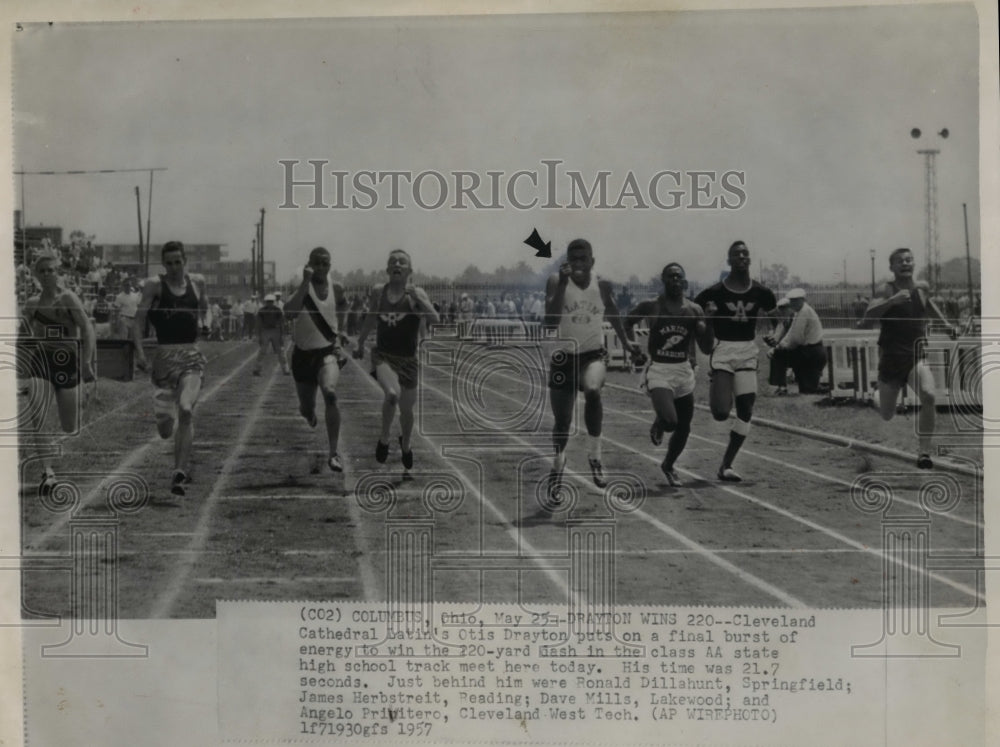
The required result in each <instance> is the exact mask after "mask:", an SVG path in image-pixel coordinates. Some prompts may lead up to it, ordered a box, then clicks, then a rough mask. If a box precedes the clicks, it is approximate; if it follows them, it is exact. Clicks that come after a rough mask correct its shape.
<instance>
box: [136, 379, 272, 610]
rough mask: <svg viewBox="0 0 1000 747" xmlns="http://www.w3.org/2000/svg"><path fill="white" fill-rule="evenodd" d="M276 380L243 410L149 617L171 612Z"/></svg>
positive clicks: (269, 382) (268, 382)
mask: <svg viewBox="0 0 1000 747" xmlns="http://www.w3.org/2000/svg"><path fill="white" fill-rule="evenodd" d="M275 380H276V379H275V377H274V376H273V375H272V376H271V377H270V378H269V379H268V380H267V384H266V385H265V386H264V388H263V389H262V390H261V392H260V394H259V395H257V399H256V400H255V401H254V403H253V407H252V408H250V411H249V412H247V411H246V410H244V411H243V426H242V428H240V434H239V436H238V437H237V438H236V442H235V443H234V444H233V447H232V450H231V451H230V452H229V455H228V456H227V457H226V460H225V461H224V462H223V463H222V467H221V469H220V471H219V476H218V478H217V479H216V480H215V482H214V484H213V485H212V490H211V492H210V493H209V494H208V496H206V497H205V499H204V501H203V503H202V504H201V511H200V512H199V514H198V524H197V525H196V526H195V530H194V537H193V538H192V539H191V542H190V544H189V545H188V547H187V549H188V550H190V551H191V555H189V556H186V557H189V558H190V560H186V561H185V562H183V563H181V564H180V565H179V566H178V567H177V568H176V569H175V571H174V574H173V576H172V577H171V578H170V579H169V580H168V582H167V585H166V588H165V589H164V590H163V591H162V592H161V593H160V595H159V597H158V598H157V599H156V602H155V604H154V605H153V609H152V611H151V612H150V613H149V617H150V618H152V619H154V620H155V619H161V618H165V617H169V616H170V610H171V609H172V608H173V606H174V604H175V603H176V601H177V599H178V597H179V596H180V594H181V591H182V590H183V589H184V585H185V583H187V581H188V577H189V576H190V575H191V571H192V569H193V568H194V564H195V559H196V558H197V557H198V556H199V555H200V554H201V553H200V551H201V550H202V549H204V547H205V543H206V542H207V541H208V534H209V530H210V528H211V523H212V511H213V509H214V508H215V505H216V504H217V503H218V502H219V495H220V494H221V492H222V489H223V488H224V487H225V486H226V483H227V482H228V481H229V475H230V473H231V472H232V471H233V468H234V467H235V466H236V462H237V460H238V459H239V457H240V452H241V451H242V450H243V448H244V446H245V445H246V442H247V440H248V439H249V438H250V433H251V432H252V431H253V429H254V427H255V426H256V425H257V420H258V418H259V416H260V413H261V406H262V405H263V403H264V400H265V398H266V397H267V395H268V393H269V392H270V391H271V386H272V385H273V384H274V382H275Z"/></svg>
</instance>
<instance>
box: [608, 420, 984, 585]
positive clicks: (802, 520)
mask: <svg viewBox="0 0 1000 747" xmlns="http://www.w3.org/2000/svg"><path fill="white" fill-rule="evenodd" d="M604 440H605V441H606V442H607V443H609V444H614V445H615V446H617V447H618V448H620V449H622V450H623V451H625V452H631V453H633V454H636V455H637V456H640V457H642V458H643V459H647V460H649V461H651V462H652V463H653V464H656V465H659V463H660V462H659V460H658V459H657V458H656V457H653V456H650V455H648V454H643V453H642V452H640V451H636V450H635V449H632V448H630V447H628V446H626V445H625V444H623V443H622V442H621V441H616V440H614V439H612V438H607V437H606V436H605V437H604ZM675 469H676V470H677V471H678V472H681V473H683V474H685V475H689V476H691V477H693V478H695V479H696V480H703V481H708V480H709V478H707V477H705V476H704V475H699V474H698V473H696V472H693V471H691V470H689V469H683V468H681V467H675ZM715 487H717V488H718V489H719V490H722V491H723V492H726V493H729V494H730V495H734V496H736V497H737V498H742V499H743V500H745V501H747V502H749V503H755V504H757V505H758V506H761V507H762V508H766V509H768V510H770V511H774V512H775V513H776V514H779V515H781V516H784V517H785V518H787V519H791V520H792V521H795V522H797V523H799V524H802V525H804V526H807V527H809V528H810V529H815V530H816V531H818V532H822V533H823V534H825V535H826V536H827V537H831V538H833V539H835V540H837V541H838V542H843V543H844V544H845V545H848V546H849V547H852V548H854V549H855V550H858V551H860V552H864V553H866V554H868V555H872V556H874V557H876V558H878V559H879V560H881V561H883V562H885V561H889V562H891V563H893V564H895V565H898V566H901V567H903V568H906V569H907V570H911V571H917V572H919V573H920V574H921V575H924V576H926V577H927V578H930V579H934V580H935V581H939V582H941V583H943V584H945V585H947V586H950V587H952V588H953V589H957V590H958V591H961V592H962V593H964V594H968V595H969V596H971V597H973V598H975V599H982V600H983V601H985V599H986V597H985V596H984V595H981V594H980V593H979V592H978V591H977V590H976V589H974V588H972V587H971V586H967V585H966V584H961V583H958V582H957V581H952V580H951V579H949V578H947V577H945V576H942V575H940V574H938V573H935V572H934V571H928V570H926V569H924V568H921V567H920V566H917V565H913V564H912V563H908V562H906V561H904V560H900V559H899V558H894V557H892V556H889V555H886V554H885V553H884V552H882V551H880V550H876V549H875V548H872V547H869V546H868V545H865V544H862V543H861V542H858V541H857V540H854V539H851V538H850V537H848V536H847V535H845V534H841V533H840V532H838V531H837V530H835V529H830V528H829V527H825V526H823V525H822V524H818V523H816V522H815V521H812V520H811V519H807V518H806V517H804V516H799V515H798V514H794V513H792V512H791V511H788V510H786V509H784V508H781V507H780V506H776V505H774V504H773V503H770V502H768V501H765V500H763V499H761V498H756V497H754V496H752V495H750V494H749V493H746V492H744V491H742V490H737V489H736V488H733V487H730V486H729V485H722V484H716V486H715ZM636 513H638V512H636Z"/></svg>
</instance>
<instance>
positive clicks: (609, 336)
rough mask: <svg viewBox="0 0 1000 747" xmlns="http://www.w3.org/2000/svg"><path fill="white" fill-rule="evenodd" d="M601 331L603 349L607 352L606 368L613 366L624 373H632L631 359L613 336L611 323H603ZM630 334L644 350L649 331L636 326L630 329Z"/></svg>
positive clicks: (614, 335) (643, 327)
mask: <svg viewBox="0 0 1000 747" xmlns="http://www.w3.org/2000/svg"><path fill="white" fill-rule="evenodd" d="M601 331H602V332H603V334H604V349H605V350H607V351H608V359H609V360H608V367H609V368H610V367H611V366H615V367H618V368H621V369H623V370H625V371H632V370H633V367H632V359H631V358H629V356H628V353H627V352H626V351H625V349H624V348H623V347H622V341H621V340H619V339H618V335H616V334H615V329H614V327H612V326H611V322H604V323H603V324H602V325H601ZM632 334H634V335H635V341H636V342H637V343H638V344H639V346H640V347H641V348H642V349H643V350H645V349H646V347H647V345H648V341H649V330H648V329H647V328H646V327H645V326H644V325H637V326H635V327H634V328H633V329H632Z"/></svg>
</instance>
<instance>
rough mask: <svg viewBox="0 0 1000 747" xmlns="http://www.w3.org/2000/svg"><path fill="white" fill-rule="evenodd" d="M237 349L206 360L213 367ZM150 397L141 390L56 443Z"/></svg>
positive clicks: (148, 390)
mask: <svg viewBox="0 0 1000 747" xmlns="http://www.w3.org/2000/svg"><path fill="white" fill-rule="evenodd" d="M237 349H238V348H235V347H234V348H230V349H229V350H227V351H225V352H223V353H219V354H218V355H213V356H212V357H211V358H208V357H207V356H206V358H207V360H208V365H211V364H212V361H214V360H217V359H219V358H221V357H223V356H225V355H228V354H229V353H231V352H232V351H234V350H237ZM203 352H204V351H203ZM133 381H134V380H133ZM123 383H125V382H123ZM146 383H147V384H148V383H149V381H148V379H147V380H146ZM138 385H139V386H142V382H141V381H140V382H139V384H138ZM150 396H151V390H150V389H149V388H144V389H142V390H140V391H139V392H136V393H135V394H134V395H133V396H131V397H128V398H127V399H125V400H124V401H123V402H122V403H121V404H120V405H118V406H117V407H115V408H114V409H111V410H108V411H107V412H105V413H103V414H101V415H98V416H97V417H96V418H94V419H93V420H89V421H87V422H86V423H84V424H83V425H81V426H80V430H79V431H78V432H77V433H66V434H64V435H62V436H59V437H58V438H57V439H55V443H62V442H63V441H65V440H66V439H68V438H74V437H76V436H80V435H83V432H84V431H85V430H87V429H88V428H91V427H92V426H94V425H97V423H100V422H101V421H102V420H104V419H105V418H106V417H108V416H110V415H114V414H115V413H116V412H119V411H120V410H124V409H125V408H126V407H130V406H131V405H133V404H135V403H136V402H138V401H139V400H141V399H142V398H143V397H150ZM131 419H135V420H139V419H144V418H139V417H138V416H136V417H135V418H131ZM78 453H80V452H77V451H72V452H69V454H68V456H72V455H75V454H78ZM104 453H107V452H104Z"/></svg>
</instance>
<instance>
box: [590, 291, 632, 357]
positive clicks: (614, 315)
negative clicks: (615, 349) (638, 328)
mask: <svg viewBox="0 0 1000 747" xmlns="http://www.w3.org/2000/svg"><path fill="white" fill-rule="evenodd" d="M597 287H598V289H599V290H600V292H601V300H602V301H604V318H605V319H607V320H608V321H609V322H611V327H612V329H614V331H615V334H617V335H618V339H619V340H621V341H622V348H623V349H624V350H627V351H629V353H630V354H631V355H633V356H636V355H640V354H641V353H642V349H641V348H640V347H639V344H638V343H637V342H635V341H634V340H630V339H628V337H626V335H625V328H624V327H623V326H622V318H621V316H620V315H619V314H618V307H617V306H616V305H615V299H614V296H613V292H612V290H611V281H609V280H598V281H597Z"/></svg>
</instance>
